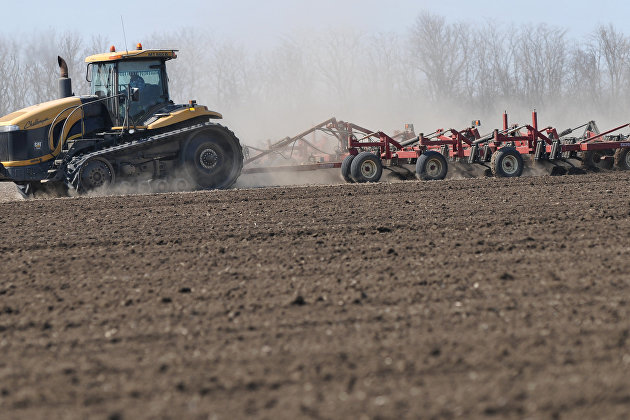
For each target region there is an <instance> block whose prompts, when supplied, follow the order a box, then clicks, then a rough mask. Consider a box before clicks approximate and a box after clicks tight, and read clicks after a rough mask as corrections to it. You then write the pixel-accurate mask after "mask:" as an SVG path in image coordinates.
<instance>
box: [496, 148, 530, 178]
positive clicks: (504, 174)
mask: <svg viewBox="0 0 630 420" xmlns="http://www.w3.org/2000/svg"><path fill="white" fill-rule="evenodd" d="M524 167H525V164H524V163H523V156H521V154H520V153H519V152H518V150H516V149H515V148H513V147H503V148H501V149H499V150H497V151H496V152H494V153H493V154H492V157H491V158H490V169H492V174H493V175H494V176H495V177H497V178H518V177H519V176H521V175H523V168H524Z"/></svg>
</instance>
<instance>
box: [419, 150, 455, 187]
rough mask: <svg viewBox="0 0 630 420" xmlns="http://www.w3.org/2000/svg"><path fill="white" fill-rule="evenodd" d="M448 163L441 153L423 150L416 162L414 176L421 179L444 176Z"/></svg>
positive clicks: (434, 178)
mask: <svg viewBox="0 0 630 420" xmlns="http://www.w3.org/2000/svg"><path fill="white" fill-rule="evenodd" d="M447 172H448V163H447V162H446V158H445V157H444V155H442V154H441V153H438V152H435V151H429V152H424V153H423V154H422V155H420V157H419V158H418V160H417V162H416V176H417V177H418V179H421V180H423V181H437V180H440V179H444V178H446V174H447Z"/></svg>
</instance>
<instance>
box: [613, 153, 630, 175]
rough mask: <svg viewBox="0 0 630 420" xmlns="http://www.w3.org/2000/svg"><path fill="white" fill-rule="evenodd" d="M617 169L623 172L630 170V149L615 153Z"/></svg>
mask: <svg viewBox="0 0 630 420" xmlns="http://www.w3.org/2000/svg"><path fill="white" fill-rule="evenodd" d="M615 168H617V169H619V170H622V171H629V170H630V149H628V148H621V149H617V150H616V151H615Z"/></svg>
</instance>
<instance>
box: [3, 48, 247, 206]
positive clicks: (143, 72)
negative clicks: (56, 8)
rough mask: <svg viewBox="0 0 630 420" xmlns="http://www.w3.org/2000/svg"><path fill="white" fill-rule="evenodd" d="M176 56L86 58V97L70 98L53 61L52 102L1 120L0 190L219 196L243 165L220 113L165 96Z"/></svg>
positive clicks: (143, 53) (137, 53)
mask: <svg viewBox="0 0 630 420" xmlns="http://www.w3.org/2000/svg"><path fill="white" fill-rule="evenodd" d="M176 57H177V50H144V49H142V46H141V45H140V44H138V46H137V47H136V50H133V51H116V49H115V48H114V47H112V48H111V49H110V52H108V53H104V54H98V55H93V56H90V57H88V58H86V60H85V61H86V63H87V74H86V78H87V80H88V82H89V83H90V89H91V91H90V94H89V95H85V96H73V93H72V87H71V81H70V79H69V77H68V69H67V65H66V63H65V62H64V60H63V59H62V58H58V61H59V68H60V71H61V75H60V76H61V77H60V79H59V91H60V93H59V96H60V98H59V99H56V100H53V101H50V102H45V103H42V104H38V105H34V106H30V107H28V108H24V109H22V110H19V111H16V112H13V113H11V114H9V115H6V116H4V117H2V118H0V182H1V181H5V182H14V183H15V184H16V185H17V186H18V189H19V190H20V192H21V193H22V194H23V195H25V196H33V195H35V196H37V195H38V194H40V193H43V192H47V193H49V192H55V193H62V194H63V193H67V192H69V191H72V190H74V191H77V192H79V193H85V192H89V191H92V190H99V189H107V188H108V187H115V186H117V185H118V186H123V185H126V186H138V185H142V186H143V188H145V189H144V190H146V188H147V187H148V189H149V190H150V191H168V190H186V189H223V188H229V187H230V186H232V185H233V184H234V182H235V181H236V179H237V178H238V176H239V175H240V173H241V169H242V167H243V152H242V148H241V145H240V143H239V140H238V138H236V136H235V135H234V133H232V132H231V131H230V130H228V129H227V128H225V127H223V126H221V125H219V124H217V123H215V122H213V121H214V120H216V119H220V118H222V116H221V114H219V113H217V112H214V111H210V110H208V108H207V107H206V106H202V105H198V104H197V103H196V101H193V100H191V101H190V102H189V103H188V104H176V103H174V102H173V101H172V100H171V98H170V95H169V89H168V78H167V73H166V63H167V62H168V61H169V60H172V59H175V58H176Z"/></svg>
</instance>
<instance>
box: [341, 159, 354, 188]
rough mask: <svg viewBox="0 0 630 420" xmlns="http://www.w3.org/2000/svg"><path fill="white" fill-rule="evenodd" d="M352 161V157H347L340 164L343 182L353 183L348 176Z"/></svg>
mask: <svg viewBox="0 0 630 420" xmlns="http://www.w3.org/2000/svg"><path fill="white" fill-rule="evenodd" d="M353 160H354V155H348V156H346V157H345V158H344V160H343V162H341V177H342V178H343V180H344V181H346V182H350V183H353V182H354V179H352V177H351V176H350V166H351V165H352V161H353Z"/></svg>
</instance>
